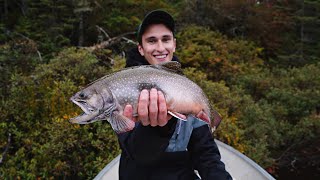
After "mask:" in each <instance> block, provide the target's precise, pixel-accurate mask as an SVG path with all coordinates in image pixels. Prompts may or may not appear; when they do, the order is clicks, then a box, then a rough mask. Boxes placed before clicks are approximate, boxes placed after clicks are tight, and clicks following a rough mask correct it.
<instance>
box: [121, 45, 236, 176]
mask: <svg viewBox="0 0 320 180" xmlns="http://www.w3.org/2000/svg"><path fill="white" fill-rule="evenodd" d="M172 60H173V61H178V58H176V57H175V56H174V57H173V59H172ZM147 64H148V62H147V61H146V60H145V59H144V57H143V56H141V55H140V54H139V52H138V50H137V48H134V49H131V50H130V51H129V52H128V56H127V61H126V67H130V66H138V65H147ZM118 139H119V144H120V147H121V149H122V153H121V158H120V166H119V178H120V180H129V179H130V180H195V179H200V178H199V176H197V175H196V173H195V170H197V171H198V172H199V174H200V176H201V179H204V180H207V179H208V180H211V179H214V180H229V179H232V178H231V176H230V174H229V173H228V172H227V171H226V170H225V165H224V163H223V162H222V161H221V156H220V152H219V149H218V147H217V145H216V143H215V141H214V138H213V137H212V134H211V131H210V128H209V126H208V125H207V124H206V123H204V122H203V121H200V120H198V119H197V118H195V117H194V116H188V120H187V121H180V120H178V119H176V118H172V119H171V120H169V121H168V123H167V124H166V125H165V126H163V127H159V126H157V127H151V126H143V125H141V124H140V123H136V127H135V128H134V129H133V130H132V131H129V132H125V133H122V134H118Z"/></svg>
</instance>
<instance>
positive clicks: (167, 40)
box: [162, 38, 171, 43]
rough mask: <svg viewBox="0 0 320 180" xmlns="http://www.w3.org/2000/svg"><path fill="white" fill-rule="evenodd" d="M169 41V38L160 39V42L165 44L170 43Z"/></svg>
mask: <svg viewBox="0 0 320 180" xmlns="http://www.w3.org/2000/svg"><path fill="white" fill-rule="evenodd" d="M170 40H171V39H170V38H164V39H162V41H163V42H165V43H167V42H170Z"/></svg>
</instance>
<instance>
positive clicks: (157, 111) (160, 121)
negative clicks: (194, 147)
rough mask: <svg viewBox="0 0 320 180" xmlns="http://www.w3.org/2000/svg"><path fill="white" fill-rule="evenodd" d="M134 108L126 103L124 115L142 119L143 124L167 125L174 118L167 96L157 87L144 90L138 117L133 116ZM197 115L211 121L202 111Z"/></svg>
mask: <svg viewBox="0 0 320 180" xmlns="http://www.w3.org/2000/svg"><path fill="white" fill-rule="evenodd" d="M132 114H133V109H132V106H131V105H126V107H125V108H124V112H123V115H124V116H126V117H127V118H129V119H132V120H133V121H137V120H140V121H141V123H142V125H144V126H148V125H151V126H153V127H155V126H161V127H162V126H165V125H166V124H167V123H168V120H170V119H171V118H172V116H171V115H170V114H168V109H167V103H166V100H165V97H164V95H163V93H162V92H161V91H157V90H156V89H154V88H153V89H151V90H150V92H149V91H148V90H142V91H141V93H140V97H139V101H138V117H133V115H132ZM174 114H175V115H176V116H178V117H180V118H182V119H186V116H185V115H183V114H180V113H177V112H174ZM197 117H198V118H200V119H202V120H204V121H206V122H208V123H210V119H209V117H208V115H207V114H205V113H204V112H203V111H200V112H199V113H198V114H197Z"/></svg>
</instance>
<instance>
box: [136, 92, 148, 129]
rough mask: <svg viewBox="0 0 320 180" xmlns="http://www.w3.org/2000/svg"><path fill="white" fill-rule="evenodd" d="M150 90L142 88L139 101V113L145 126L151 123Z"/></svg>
mask: <svg viewBox="0 0 320 180" xmlns="http://www.w3.org/2000/svg"><path fill="white" fill-rule="evenodd" d="M148 109H149V92H148V91H147V90H142V91H141V93H140V97H139V102H138V115H139V120H140V121H141V123H142V124H143V125H144V126H147V125H149V124H150V122H149V110H148Z"/></svg>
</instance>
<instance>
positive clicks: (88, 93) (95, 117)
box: [70, 86, 115, 124]
mask: <svg viewBox="0 0 320 180" xmlns="http://www.w3.org/2000/svg"><path fill="white" fill-rule="evenodd" d="M70 100H71V101H72V102H73V103H75V104H76V105H78V106H79V107H80V108H81V109H82V110H83V113H82V114H81V115H79V116H77V117H74V118H71V119H70V122H71V123H77V124H88V123H92V122H95V121H99V120H106V119H108V117H109V116H110V114H111V112H112V110H113V109H114V107H115V101H114V96H113V94H112V92H111V91H110V90H109V88H107V87H103V88H96V87H95V86H89V87H87V88H85V89H83V90H81V91H79V92H77V93H76V94H75V95H73V96H72V97H71V98H70Z"/></svg>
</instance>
